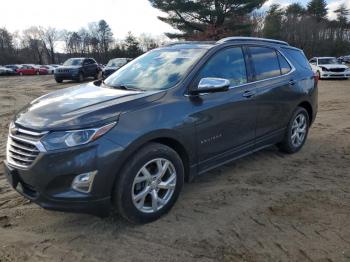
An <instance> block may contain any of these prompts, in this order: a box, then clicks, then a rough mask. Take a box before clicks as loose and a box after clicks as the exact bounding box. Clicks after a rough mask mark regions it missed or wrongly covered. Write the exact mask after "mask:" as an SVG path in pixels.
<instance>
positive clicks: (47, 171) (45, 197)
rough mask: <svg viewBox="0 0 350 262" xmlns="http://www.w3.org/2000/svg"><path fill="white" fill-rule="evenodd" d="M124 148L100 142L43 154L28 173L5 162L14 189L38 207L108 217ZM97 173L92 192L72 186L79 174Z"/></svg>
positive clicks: (107, 142)
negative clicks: (115, 171) (78, 189)
mask: <svg viewBox="0 0 350 262" xmlns="http://www.w3.org/2000/svg"><path fill="white" fill-rule="evenodd" d="M122 151H123V148H122V147H121V146H119V145H117V144H115V143H113V142H111V141H109V140H107V139H104V138H100V139H98V140H97V141H95V142H94V143H92V144H91V145H86V146H82V147H77V148H74V149H73V148H70V149H69V150H60V151H55V152H50V153H40V155H39V156H38V158H37V159H36V160H35V162H34V163H33V165H31V166H30V168H29V169H21V168H18V167H16V166H13V165H12V164H9V163H8V162H7V161H5V162H4V166H5V175H6V177H7V180H8V181H9V183H10V184H11V186H12V187H13V188H14V189H15V190H16V191H18V192H19V193H20V194H22V195H23V196H24V197H26V198H28V199H30V200H31V201H33V202H34V203H37V204H38V205H39V206H41V207H43V208H46V209H52V210H59V211H69V212H78V213H87V214H92V215H97V216H107V215H108V214H109V211H110V207H111V194H112V190H113V185H114V180H115V177H116V175H117V174H116V173H114V172H111V170H117V169H116V167H117V166H118V162H120V161H118V159H119V156H120V154H121V152H122ZM92 170H96V171H97V174H96V176H95V179H94V182H93V185H92V190H91V192H90V193H81V192H77V191H75V190H73V189H72V187H71V183H72V181H73V179H74V177H75V176H76V175H78V174H81V173H85V172H89V171H92Z"/></svg>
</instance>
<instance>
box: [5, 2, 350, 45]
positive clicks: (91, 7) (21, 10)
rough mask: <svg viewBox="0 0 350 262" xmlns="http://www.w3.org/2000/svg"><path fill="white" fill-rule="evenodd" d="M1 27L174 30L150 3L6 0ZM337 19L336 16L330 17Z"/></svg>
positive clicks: (154, 32) (120, 34)
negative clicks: (102, 23) (100, 24)
mask: <svg viewBox="0 0 350 262" xmlns="http://www.w3.org/2000/svg"><path fill="white" fill-rule="evenodd" d="M296 1H297V2H299V3H301V4H303V5H305V4H306V3H307V2H308V1H307V0H268V1H267V2H266V3H265V4H264V9H267V8H268V6H270V5H271V4H274V3H279V4H281V5H282V6H286V5H288V4H290V3H293V2H296ZM327 3H328V7H329V9H330V10H335V9H336V8H337V7H338V6H339V4H340V3H346V4H347V6H348V7H349V8H350V0H328V1H327ZM1 10H2V12H1V16H0V27H5V28H7V29H8V30H10V31H11V32H14V31H22V30H23V29H26V28H28V27H29V26H32V25H35V26H43V27H48V26H51V27H55V28H57V29H67V30H69V31H73V30H79V29H80V28H81V27H86V26H87V25H88V23H90V22H96V21H99V20H100V19H105V20H106V21H107V23H108V24H109V25H110V26H111V28H112V30H113V33H114V36H115V37H116V38H118V39H121V38H124V37H125V35H126V34H127V32H129V31H131V32H132V33H133V34H135V35H140V34H142V33H146V34H148V35H151V36H160V35H162V34H163V33H164V32H171V31H173V29H172V28H171V27H170V26H169V25H168V24H166V23H163V22H161V21H160V20H158V19H157V16H159V15H162V13H161V12H160V11H159V10H157V9H154V8H153V7H152V6H151V5H150V3H149V2H148V0H57V1H47V0H34V1H28V0H16V1H14V0H4V1H1ZM330 18H334V14H332V13H331V14H330Z"/></svg>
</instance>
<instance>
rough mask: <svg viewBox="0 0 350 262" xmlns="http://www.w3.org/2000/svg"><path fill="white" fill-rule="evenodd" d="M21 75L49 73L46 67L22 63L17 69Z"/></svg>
mask: <svg viewBox="0 0 350 262" xmlns="http://www.w3.org/2000/svg"><path fill="white" fill-rule="evenodd" d="M16 72H17V73H18V74H19V75H21V76H22V75H47V74H48V71H47V69H45V68H38V67H36V66H34V65H22V66H21V67H20V68H18V69H17V70H16Z"/></svg>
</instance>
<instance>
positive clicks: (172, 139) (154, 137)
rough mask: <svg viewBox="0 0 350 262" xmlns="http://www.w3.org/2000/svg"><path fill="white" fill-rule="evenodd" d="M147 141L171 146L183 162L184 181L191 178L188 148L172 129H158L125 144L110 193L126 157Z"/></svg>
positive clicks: (125, 161) (126, 160)
mask: <svg viewBox="0 0 350 262" xmlns="http://www.w3.org/2000/svg"><path fill="white" fill-rule="evenodd" d="M148 143H160V144H163V145H166V146H168V147H170V148H172V149H173V150H174V151H175V152H176V153H177V154H178V155H179V156H180V158H181V160H182V162H183V165H184V172H185V181H186V182H188V181H190V180H191V178H192V176H193V175H192V171H191V164H190V163H191V160H190V153H189V152H190V151H189V148H188V147H186V146H185V142H184V140H183V139H181V137H180V136H178V135H176V134H175V133H174V132H172V131H167V130H158V131H156V132H152V133H149V134H146V135H144V136H142V137H140V138H138V139H136V140H135V141H133V142H132V143H131V144H129V145H127V147H126V149H125V151H124V153H123V154H122V155H121V158H120V163H121V164H120V165H119V166H118V168H117V170H116V172H115V175H114V178H113V183H112V187H111V193H112V192H113V191H114V188H115V185H116V183H117V181H118V177H119V175H118V174H119V173H120V172H121V171H122V170H123V167H124V165H125V164H126V163H127V162H128V159H129V158H130V157H132V155H133V154H135V153H136V152H137V151H138V150H139V149H140V148H142V147H143V146H145V145H146V144H148Z"/></svg>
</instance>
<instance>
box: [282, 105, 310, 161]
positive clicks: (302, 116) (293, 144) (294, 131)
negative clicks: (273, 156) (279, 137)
mask: <svg viewBox="0 0 350 262" xmlns="http://www.w3.org/2000/svg"><path fill="white" fill-rule="evenodd" d="M309 125H310V118H309V114H308V112H307V111H306V110H305V108H303V107H298V108H297V109H296V110H295V112H294V114H293V116H292V118H291V119H290V121H289V123H288V127H287V131H286V134H285V137H284V139H283V141H282V142H281V143H280V144H278V146H279V148H280V150H281V151H282V152H285V153H288V154H293V153H296V152H298V151H299V150H300V149H301V148H302V147H303V145H304V143H305V141H306V138H307V135H308V132H309Z"/></svg>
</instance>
